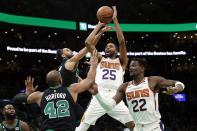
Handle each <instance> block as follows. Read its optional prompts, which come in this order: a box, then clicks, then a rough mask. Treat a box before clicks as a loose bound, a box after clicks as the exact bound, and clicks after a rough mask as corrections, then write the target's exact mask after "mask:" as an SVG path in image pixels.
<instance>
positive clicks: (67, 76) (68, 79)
mask: <svg viewBox="0 0 197 131" xmlns="http://www.w3.org/2000/svg"><path fill="white" fill-rule="evenodd" d="M68 60H69V59H67V58H64V60H63V61H62V63H61V65H60V66H59V69H58V70H59V72H60V74H61V76H62V81H63V84H62V85H63V86H64V87H69V86H70V84H73V83H77V82H78V77H77V76H78V69H77V65H76V67H75V68H74V70H72V71H70V70H67V69H65V66H64V65H65V63H66V62H67V61H68Z"/></svg>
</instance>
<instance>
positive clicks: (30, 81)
mask: <svg viewBox="0 0 197 131" xmlns="http://www.w3.org/2000/svg"><path fill="white" fill-rule="evenodd" d="M33 84H34V78H32V77H31V76H28V77H27V79H26V80H25V86H26V91H25V94H26V95H30V94H31V93H33V92H35V91H36V89H37V88H38V85H36V86H35V87H34V85H33Z"/></svg>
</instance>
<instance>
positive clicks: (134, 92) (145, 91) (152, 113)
mask: <svg viewBox="0 0 197 131" xmlns="http://www.w3.org/2000/svg"><path fill="white" fill-rule="evenodd" d="M145 68H146V60H145V59H141V58H134V59H132V60H131V63H130V69H129V71H130V75H131V76H132V77H133V80H132V81H130V82H126V83H124V84H122V85H121V86H120V87H119V89H118V90H117V92H116V95H115V96H114V97H113V99H110V98H105V97H104V96H103V95H102V94H101V93H100V92H99V93H98V94H97V95H96V98H97V100H98V101H99V102H100V104H101V105H102V106H103V108H105V109H106V110H111V109H112V110H113V108H114V107H116V106H115V105H116V104H118V103H119V102H120V101H121V100H122V99H123V98H124V96H125V95H126V100H127V104H128V106H129V110H130V113H131V115H132V116H133V119H134V122H135V128H134V131H163V130H164V126H163V124H162V123H161V120H160V118H161V115H160V112H159V105H158V92H159V90H160V89H161V88H163V87H167V90H166V91H163V93H166V94H168V95H172V94H174V93H177V92H181V91H183V90H184V87H185V86H184V84H183V83H182V82H179V81H174V80H168V79H165V78H163V77H161V76H149V77H145V76H144V71H145Z"/></svg>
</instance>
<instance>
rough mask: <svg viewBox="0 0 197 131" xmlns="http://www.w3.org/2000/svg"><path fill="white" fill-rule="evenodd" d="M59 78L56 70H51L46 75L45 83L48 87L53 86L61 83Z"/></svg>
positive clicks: (59, 75)
mask: <svg viewBox="0 0 197 131" xmlns="http://www.w3.org/2000/svg"><path fill="white" fill-rule="evenodd" d="M60 79H61V74H60V72H59V71H57V70H52V71H50V72H48V74H47V75H46V83H47V84H48V85H49V86H50V87H54V86H57V85H59V84H61V83H60Z"/></svg>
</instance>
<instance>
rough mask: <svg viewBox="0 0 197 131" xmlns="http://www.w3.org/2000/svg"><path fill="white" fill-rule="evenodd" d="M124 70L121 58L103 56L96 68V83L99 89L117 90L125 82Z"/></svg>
mask: <svg viewBox="0 0 197 131" xmlns="http://www.w3.org/2000/svg"><path fill="white" fill-rule="evenodd" d="M124 73H125V72H124V70H123V69H122V66H121V63H120V59H119V58H116V59H111V58H104V57H103V58H102V59H101V61H100V63H99V65H98V66H97V70H96V83H97V85H98V87H99V88H98V90H102V89H103V88H104V89H112V90H117V89H118V87H119V86H120V85H121V84H122V83H123V76H124Z"/></svg>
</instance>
